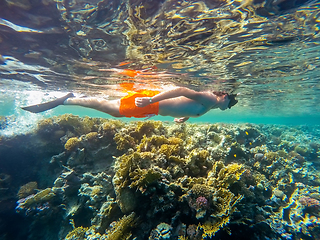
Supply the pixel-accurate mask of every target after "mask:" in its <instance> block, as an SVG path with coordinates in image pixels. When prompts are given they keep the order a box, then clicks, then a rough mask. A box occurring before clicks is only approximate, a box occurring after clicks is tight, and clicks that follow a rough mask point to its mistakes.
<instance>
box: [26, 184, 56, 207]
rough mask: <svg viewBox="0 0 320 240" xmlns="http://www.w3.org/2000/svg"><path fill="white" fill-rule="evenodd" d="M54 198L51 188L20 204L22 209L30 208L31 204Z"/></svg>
mask: <svg viewBox="0 0 320 240" xmlns="http://www.w3.org/2000/svg"><path fill="white" fill-rule="evenodd" d="M54 196H55V193H54V192H53V191H52V189H51V188H46V189H44V190H42V191H40V192H38V193H37V194H36V195H34V196H33V197H31V198H28V199H27V200H26V201H25V202H24V203H22V204H21V206H22V207H30V206H31V205H32V204H37V203H43V202H47V201H49V200H50V199H52V198H53V197H54Z"/></svg>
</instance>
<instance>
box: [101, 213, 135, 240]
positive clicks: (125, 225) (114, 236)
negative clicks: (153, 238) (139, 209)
mask: <svg viewBox="0 0 320 240" xmlns="http://www.w3.org/2000/svg"><path fill="white" fill-rule="evenodd" d="M134 224H135V213H131V214H130V215H129V216H123V217H122V218H121V219H120V220H118V221H117V222H116V223H115V225H114V227H113V228H112V229H111V230H109V231H107V233H106V234H107V235H106V240H123V239H127V238H128V237H129V236H130V235H131V233H130V229H131V228H132V227H133V225H134Z"/></svg>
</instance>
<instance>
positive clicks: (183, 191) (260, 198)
mask: <svg viewBox="0 0 320 240" xmlns="http://www.w3.org/2000/svg"><path fill="white" fill-rule="evenodd" d="M312 134H313V135H312ZM32 136H34V137H35V139H36V140H35V141H37V143H39V141H40V140H39V139H43V140H42V142H41V144H39V145H38V146H39V147H38V148H37V151H38V152H37V153H41V154H42V155H41V156H45V159H48V161H44V162H42V165H41V166H42V167H43V166H45V167H43V169H45V170H46V173H45V174H47V175H48V176H43V175H41V174H39V176H38V177H37V178H35V179H37V182H38V185H39V186H41V188H42V189H44V190H37V188H38V187H37V184H36V183H35V182H33V183H32V182H31V183H26V182H19V185H17V186H16V188H15V190H14V191H13V193H14V197H16V196H17V192H18V197H19V200H18V202H17V207H16V211H17V212H19V213H22V214H23V216H25V217H26V218H29V219H30V221H31V222H32V226H37V225H39V226H42V229H43V231H40V230H39V229H38V230H39V231H40V232H41V233H44V231H47V232H48V234H49V233H50V234H51V235H52V234H53V235H54V234H56V236H57V238H56V239H63V238H65V239H193V240H199V239H216V238H217V239H218V238H228V236H229V234H230V231H231V233H232V235H233V236H234V237H235V238H236V237H237V236H238V237H239V236H241V234H242V232H241V231H245V232H246V233H248V239H257V238H261V239H264V238H269V239H290V238H292V239H293V238H303V239H307V238H315V237H316V236H317V234H318V233H319V229H320V218H319V209H320V207H319V206H320V203H319V202H320V196H319V187H320V177H319V174H318V168H319V164H318V163H317V162H318V160H319V157H320V154H319V146H320V144H319V136H320V133H319V132H317V130H313V131H311V132H310V133H309V135H308V136H305V135H304V132H303V131H300V130H299V129H296V128H290V127H285V126H276V125H261V126H260V125H249V124H243V125H222V124H197V125H196V124H179V125H178V124H173V125H171V124H168V123H162V122H157V121H143V122H130V123H126V124H124V123H123V122H121V121H118V120H105V119H94V118H79V117H75V116H72V115H63V116H59V117H54V118H50V119H45V120H43V121H42V122H40V123H39V124H38V128H37V129H36V130H35V132H34V133H32ZM38 136H40V138H39V137H38ZM44 136H46V137H45V138H44ZM57 136H59V137H57ZM2 141H5V144H3V145H2V146H6V145H10V144H11V142H10V141H9V140H7V139H3V140H2ZM31 142H32V141H31ZM51 145H53V146H55V148H56V151H55V152H54V151H53V148H50V147H49V148H48V146H51ZM33 146H34V145H32V144H30V145H29V147H30V149H33ZM44 149H49V150H50V151H49V153H48V154H47V155H44V153H45V150H44ZM39 159H43V157H42V158H39ZM39 172H41V171H39ZM3 176H7V175H3ZM3 178H4V177H3ZM1 179H2V178H1ZM1 179H0V180H1ZM52 183H53V186H52ZM0 184H1V187H3V188H4V187H6V189H7V190H6V191H9V192H10V187H11V185H10V184H9V182H8V181H6V183H3V184H2V183H1V181H0ZM20 186H21V187H20ZM19 187H20V190H19ZM37 191H38V192H37ZM54 219H58V220H56V222H55V223H54V225H55V227H56V228H55V233H54V232H53V231H54V230H53V228H52V229H48V228H46V227H45V226H44V225H43V224H42V222H43V220H45V221H54ZM239 229H242V230H241V231H240V230H239ZM32 232H33V234H36V231H35V230H32ZM37 234H40V233H39V232H38V233H37Z"/></svg>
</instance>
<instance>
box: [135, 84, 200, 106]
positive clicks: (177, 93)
mask: <svg viewBox="0 0 320 240" xmlns="http://www.w3.org/2000/svg"><path fill="white" fill-rule="evenodd" d="M181 96H183V97H186V98H190V99H192V100H195V101H201V99H202V98H203V93H201V92H197V91H194V90H192V89H189V88H185V87H178V88H175V89H172V90H168V91H165V92H162V93H159V94H157V95H155V96H153V97H152V98H150V97H142V98H136V100H135V103H136V106H138V107H144V106H147V105H149V104H150V103H155V102H160V101H162V100H165V99H170V98H176V97H181ZM150 100H151V101H150Z"/></svg>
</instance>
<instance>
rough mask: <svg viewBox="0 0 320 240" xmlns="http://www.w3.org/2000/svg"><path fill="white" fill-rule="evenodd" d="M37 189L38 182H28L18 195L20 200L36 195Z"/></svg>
mask: <svg viewBox="0 0 320 240" xmlns="http://www.w3.org/2000/svg"><path fill="white" fill-rule="evenodd" d="M37 188H38V183H37V182H28V183H26V184H24V185H22V186H21V187H20V189H19V191H18V194H17V195H18V197H19V199H21V198H24V197H27V196H29V195H31V194H34V193H35V190H36V189H37Z"/></svg>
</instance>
